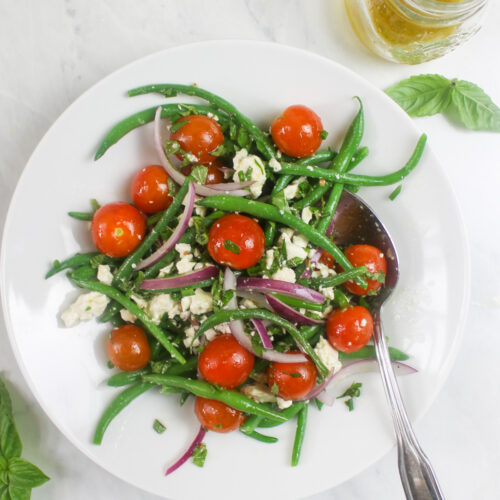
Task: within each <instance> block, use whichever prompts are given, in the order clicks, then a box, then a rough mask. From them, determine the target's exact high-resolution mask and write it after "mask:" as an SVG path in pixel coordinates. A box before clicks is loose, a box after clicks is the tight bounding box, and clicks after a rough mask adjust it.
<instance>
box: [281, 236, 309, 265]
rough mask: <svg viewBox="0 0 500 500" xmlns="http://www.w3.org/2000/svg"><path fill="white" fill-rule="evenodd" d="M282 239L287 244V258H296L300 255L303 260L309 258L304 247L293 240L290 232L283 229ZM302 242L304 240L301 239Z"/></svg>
mask: <svg viewBox="0 0 500 500" xmlns="http://www.w3.org/2000/svg"><path fill="white" fill-rule="evenodd" d="M292 235H293V232H292ZM295 238H296V236H294V239H295ZM280 240H281V241H283V242H284V244H285V245H286V256H287V259H289V260H290V259H294V258H296V257H298V258H299V259H301V260H305V259H306V258H307V252H306V251H305V250H304V248H302V247H301V246H299V245H297V244H295V243H294V242H292V236H290V234H289V233H288V232H286V231H282V232H281V237H280ZM306 241H307V240H306ZM300 242H301V244H302V240H300ZM306 246H307V243H306Z"/></svg>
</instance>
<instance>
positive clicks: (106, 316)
mask: <svg viewBox="0 0 500 500" xmlns="http://www.w3.org/2000/svg"><path fill="white" fill-rule="evenodd" d="M74 274H75V273H73V275H74ZM121 309H122V306H121V304H119V303H118V302H115V301H114V300H112V301H110V303H109V304H108V305H107V306H106V309H104V312H103V313H102V314H101V315H100V316H99V317H98V318H97V321H99V323H107V322H108V321H110V320H111V318H112V317H113V316H114V315H115V314H116V313H119V312H120V311H121Z"/></svg>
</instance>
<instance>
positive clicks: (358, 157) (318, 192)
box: [294, 146, 368, 210]
mask: <svg viewBox="0 0 500 500" xmlns="http://www.w3.org/2000/svg"><path fill="white" fill-rule="evenodd" d="M367 156H368V148H367V147H366V146H365V147H362V148H359V149H358V150H357V151H356V153H355V154H354V156H353V158H352V160H351V163H350V164H349V166H348V167H347V170H346V172H349V171H351V170H352V169H353V168H354V167H355V166H357V165H359V164H360V163H361V162H362V161H363V160H364V159H365V158H366V157H367ZM332 185H333V183H331V182H325V184H324V185H318V186H316V187H315V188H314V189H313V190H312V191H311V192H309V193H308V194H307V195H306V196H304V198H302V199H301V200H299V201H297V202H296V203H294V208H296V209H297V210H302V209H303V208H305V207H309V206H311V205H315V204H316V203H317V202H318V201H319V200H321V198H323V196H324V195H325V194H326V193H327V192H328V190H329V189H331V188H332Z"/></svg>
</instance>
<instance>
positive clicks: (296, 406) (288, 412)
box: [250, 401, 307, 428]
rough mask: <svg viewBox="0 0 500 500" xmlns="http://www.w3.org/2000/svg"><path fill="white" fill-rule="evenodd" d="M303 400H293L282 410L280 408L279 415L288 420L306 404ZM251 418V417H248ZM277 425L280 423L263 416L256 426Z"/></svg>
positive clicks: (267, 426)
mask: <svg viewBox="0 0 500 500" xmlns="http://www.w3.org/2000/svg"><path fill="white" fill-rule="evenodd" d="M306 404H307V403H306V402H305V401H295V402H294V403H293V404H292V405H291V406H289V407H288V408H285V409H284V410H281V412H280V415H282V416H283V417H285V418H286V419H287V420H290V419H291V418H293V417H295V415H297V413H299V411H300V410H301V409H302V408H303V407H304V406H306ZM250 418H252V417H250ZM277 425H280V423H276V422H273V421H271V420H268V419H267V418H265V419H264V420H262V421H261V422H260V423H259V425H258V426H257V427H262V428H269V427H276V426H277Z"/></svg>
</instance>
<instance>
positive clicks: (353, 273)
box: [297, 266, 368, 289]
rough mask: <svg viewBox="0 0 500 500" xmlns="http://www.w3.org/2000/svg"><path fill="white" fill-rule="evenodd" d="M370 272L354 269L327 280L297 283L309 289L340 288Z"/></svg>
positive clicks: (362, 267) (307, 280) (318, 279)
mask: <svg viewBox="0 0 500 500" xmlns="http://www.w3.org/2000/svg"><path fill="white" fill-rule="evenodd" d="M367 272H368V271H367V269H366V267H364V266H360V267H353V268H351V269H349V271H344V272H342V273H338V274H335V275H334V276H328V277H326V278H307V279H299V280H298V281H297V283H299V285H305V286H308V287H309V288H314V289H317V288H320V287H325V288H329V287H331V286H338V285H341V284H342V283H345V282H346V281H349V280H352V279H355V278H356V277H359V276H362V275H363V274H366V273H367Z"/></svg>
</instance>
